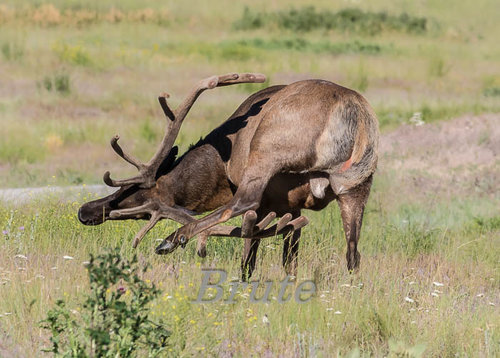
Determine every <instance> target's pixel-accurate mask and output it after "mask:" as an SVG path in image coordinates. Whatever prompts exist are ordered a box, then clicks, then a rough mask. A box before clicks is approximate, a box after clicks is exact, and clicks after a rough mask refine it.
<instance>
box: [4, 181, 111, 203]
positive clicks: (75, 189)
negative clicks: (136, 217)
mask: <svg viewBox="0 0 500 358" xmlns="http://www.w3.org/2000/svg"><path fill="white" fill-rule="evenodd" d="M115 190H116V189H114V188H109V187H106V186H104V185H85V186H82V185H81V186H68V187H60V186H59V187H58V186H55V187H54V186H47V187H41V188H16V189H0V201H3V202H7V203H11V204H17V205H22V204H25V203H27V202H30V201H33V200H43V199H47V198H53V197H57V198H58V199H59V200H63V201H73V200H75V199H77V198H78V197H79V196H82V195H83V196H84V195H87V194H89V193H90V194H94V195H99V196H102V195H107V194H110V193H112V192H113V191H115Z"/></svg>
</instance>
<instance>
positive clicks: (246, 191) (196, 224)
mask: <svg viewBox="0 0 500 358" xmlns="http://www.w3.org/2000/svg"><path fill="white" fill-rule="evenodd" d="M267 183H268V177H267V176H263V177H257V178H255V177H254V178H252V179H247V180H244V181H243V182H242V184H241V185H240V186H239V188H238V190H237V191H236V193H235V195H234V197H233V199H231V201H230V202H229V203H228V204H226V205H224V206H222V207H221V208H219V209H217V210H216V211H214V212H213V213H211V214H209V215H207V216H205V217H204V218H202V219H200V220H196V221H193V222H191V223H189V224H187V225H184V226H183V227H181V228H180V229H179V230H177V231H176V232H174V233H172V234H171V235H169V236H168V237H167V238H166V239H165V240H163V242H162V243H161V244H160V245H158V247H157V248H156V250H155V252H156V253H157V254H159V255H164V254H168V253H171V252H172V251H174V250H175V249H176V248H177V246H179V244H182V245H185V244H186V243H187V242H188V240H189V239H190V238H192V237H193V236H195V235H197V234H199V233H200V232H202V231H205V230H207V229H209V228H211V227H212V226H215V225H217V224H221V223H224V222H226V221H228V220H229V219H231V218H233V217H235V216H238V215H241V214H243V213H245V212H246V211H248V210H256V209H257V208H258V207H259V204H260V200H261V198H262V193H263V192H264V190H265V188H266V186H267Z"/></svg>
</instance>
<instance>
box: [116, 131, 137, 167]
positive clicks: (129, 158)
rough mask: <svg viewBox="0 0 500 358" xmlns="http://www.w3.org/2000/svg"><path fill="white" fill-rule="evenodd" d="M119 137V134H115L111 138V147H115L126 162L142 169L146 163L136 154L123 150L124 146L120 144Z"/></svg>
mask: <svg viewBox="0 0 500 358" xmlns="http://www.w3.org/2000/svg"><path fill="white" fill-rule="evenodd" d="M118 139H120V136H119V135H115V136H114V137H113V138H111V147H112V148H113V149H114V151H115V152H116V154H118V155H119V156H120V157H122V158H123V159H125V161H126V162H128V163H130V164H132V165H133V166H134V167H136V168H137V169H138V170H141V168H142V167H144V164H142V163H141V162H140V161H139V160H138V159H137V158H135V157H134V156H132V155H130V154H127V153H125V152H124V151H123V149H122V147H120V145H119V144H118Z"/></svg>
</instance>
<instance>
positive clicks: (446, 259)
mask: <svg viewBox="0 0 500 358" xmlns="http://www.w3.org/2000/svg"><path fill="white" fill-rule="evenodd" d="M312 5H314V9H312V8H307V6H312ZM246 6H247V7H248V10H245V7H246ZM293 9H295V10H294V11H295V12H291V11H292V10H293ZM350 9H361V10H362V12H359V11H358V12H356V11H354V10H350ZM347 10H348V11H347ZM498 13H499V12H498V5H497V4H496V2H495V1H492V0H478V1H475V2H459V1H435V0H429V1H402V0H401V1H396V2H394V1H391V2H390V1H385V0H376V1H371V2H366V3H365V2H362V1H341V2H335V3H333V4H332V3H331V2H329V1H323V0H322V1H315V2H313V1H304V0H301V1H295V2H291V1H274V2H269V1H260V0H257V1H252V2H250V1H243V2H234V1H233V2H230V1H224V0H217V1H212V2H202V1H190V2H174V1H163V2H161V3H160V2H157V1H151V0H144V1H141V2H133V1H128V0H127V1H121V2H112V1H96V0H91V1H85V2H83V1H81V0H71V1H62V0H52V1H51V2H48V1H47V2H45V1H43V2H41V1H29V0H24V1H14V0H6V1H3V2H2V3H1V4H0V123H1V126H0V188H9V187H31V186H48V185H51V186H53V185H81V186H82V194H81V196H80V197H79V198H78V199H77V200H76V201H75V202H73V203H65V202H61V201H60V200H59V199H58V198H57V197H52V198H50V197H49V198H45V197H40V198H35V199H34V201H33V202H32V203H31V204H30V205H23V206H16V205H13V204H5V205H3V204H2V206H0V230H2V234H1V235H0V243H1V248H2V250H0V357H4V356H5V357H18V356H19V357H25V356H38V355H42V353H40V349H41V348H42V347H43V346H44V345H47V343H48V336H47V332H45V331H42V330H41V329H40V328H39V325H38V322H39V321H40V320H41V319H42V318H44V317H45V315H46V312H47V310H48V309H49V308H50V307H51V305H52V304H54V302H55V301H56V300H57V299H58V298H64V299H66V300H67V301H68V303H69V305H70V306H71V307H72V309H74V310H75V312H76V313H75V315H77V314H78V313H77V312H78V303H79V302H80V298H81V296H82V294H83V292H85V290H86V289H87V288H88V285H87V284H86V270H85V268H84V266H83V265H82V263H83V262H84V261H87V260H88V258H89V255H90V254H91V253H94V254H95V253H99V252H102V250H103V249H104V248H106V247H115V246H119V247H121V248H122V249H121V250H122V254H123V255H124V256H126V257H130V256H131V255H132V254H133V252H134V250H133V249H132V248H131V240H132V238H133V236H134V234H135V233H136V232H137V230H138V229H139V228H140V223H129V222H113V223H106V224H104V225H102V226H98V227H91V228H89V227H84V226H82V225H81V224H80V223H79V222H78V220H77V218H76V211H77V208H78V206H79V205H80V204H81V203H83V202H85V201H88V200H90V199H91V196H92V195H91V194H87V193H86V191H85V186H84V185H88V184H95V183H100V182H101V177H102V174H103V172H104V171H105V170H111V172H112V173H113V174H115V175H116V177H120V176H122V175H127V174H132V172H131V170H130V168H128V167H127V166H125V165H124V164H123V162H122V161H121V160H119V159H118V158H117V157H116V155H115V154H114V153H113V152H112V150H111V149H110V148H109V138H111V137H112V136H113V135H114V134H115V133H119V134H120V135H121V137H122V138H123V139H122V140H123V143H126V144H124V146H125V145H126V146H127V148H129V149H130V151H132V152H133V153H138V156H139V157H140V158H141V159H147V158H148V157H149V156H150V155H151V154H152V153H153V151H154V148H155V147H156V145H157V144H158V142H159V140H160V139H161V135H162V133H163V128H164V126H163V125H164V122H163V119H162V113H161V110H160V107H159V105H158V104H157V102H156V96H157V95H158V94H159V93H161V92H163V91H167V92H168V93H170V94H171V102H172V103H174V104H176V103H179V101H180V100H181V99H182V96H183V94H185V93H186V92H187V91H188V89H189V87H190V86H191V85H192V84H193V83H194V82H195V81H196V80H198V79H200V78H204V77H207V76H209V75H212V74H221V73H226V72H233V71H235V72H243V71H252V72H262V73H265V74H266V75H268V78H269V82H268V84H281V83H290V82H292V81H295V80H299V79H304V78H324V79H328V80H331V81H333V82H336V83H339V84H342V85H345V86H347V87H351V88H354V89H357V90H358V91H360V92H361V93H363V94H364V95H365V97H366V98H367V99H368V100H369V101H370V103H371V104H372V105H373V107H374V108H375V111H376V113H377V115H378V116H379V121H380V126H381V131H382V141H381V156H380V162H379V170H378V173H377V175H376V177H375V181H374V187H373V189H372V194H371V197H370V200H369V203H368V207H367V210H366V213H365V221H364V224H363V229H362V234H361V243H360V252H361V255H362V260H361V270H360V272H359V273H357V274H354V275H353V274H349V273H348V272H347V270H346V268H345V240H344V238H343V230H342V225H341V220H340V215H339V212H338V209H337V205H336V204H334V203H333V204H331V205H330V206H329V207H328V208H327V209H326V210H324V211H322V212H319V213H309V212H307V213H305V214H306V215H307V216H308V217H309V218H310V219H311V224H310V225H309V226H307V227H306V229H305V230H304V234H303V236H302V241H301V247H300V254H299V260H300V264H299V277H298V281H299V282H300V281H301V280H305V279H313V280H315V282H316V284H317V286H318V292H317V295H316V296H315V297H314V298H313V299H312V300H311V301H310V302H308V303H306V304H303V305H299V304H296V303H294V302H288V303H286V304H279V303H277V302H276V301H274V300H273V301H271V303H268V304H251V303H249V301H248V297H246V295H245V294H243V295H241V296H239V297H238V303H237V304H234V305H223V304H221V303H213V304H206V305H194V304H192V303H190V300H191V299H193V298H194V297H195V296H196V294H197V289H198V287H199V283H200V278H201V270H200V268H208V267H211V268H220V269H225V270H227V272H228V274H229V277H235V278H236V277H239V276H240V273H239V260H240V257H241V251H242V242H240V241H238V240H237V239H212V240H211V241H209V246H208V256H207V258H206V259H203V260H202V259H200V258H198V257H197V256H196V254H195V247H194V244H193V243H190V244H189V245H188V246H187V248H186V249H185V250H182V249H179V250H177V251H176V252H175V253H174V254H172V255H170V256H166V257H159V256H156V255H154V253H153V247H154V246H155V242H154V240H155V239H156V238H163V237H165V235H167V234H168V233H170V232H171V231H172V230H173V229H174V227H175V226H174V224H173V223H169V222H165V223H162V224H161V225H158V227H157V228H155V229H154V230H153V232H152V233H151V234H149V235H148V237H147V238H146V239H145V240H144V242H143V243H142V244H141V246H140V247H139V248H138V252H139V254H140V260H141V262H143V263H145V262H149V263H151V264H152V266H153V267H152V270H151V271H150V272H149V273H147V276H146V279H148V280H151V281H152V282H155V283H156V284H157V285H158V286H159V287H160V288H161V289H162V290H163V292H164V294H163V296H162V298H161V299H160V300H159V301H158V302H156V303H155V304H154V306H153V308H152V309H153V311H154V314H155V315H156V316H157V317H163V318H165V319H166V320H167V322H168V326H169V328H170V329H171V330H172V331H173V336H172V338H171V340H170V342H171V346H170V351H169V354H171V356H178V355H180V356H193V355H195V356H196V355H206V356H223V357H230V356H247V355H248V354H249V352H251V354H252V355H254V356H269V357H271V356H283V357H289V356H297V357H298V356H311V357H315V356H318V357H328V356H335V355H339V356H350V357H358V356H370V355H371V356H405V355H406V356H425V357H428V356H436V357H445V356H481V357H494V356H498V355H500V332H499V322H500V312H499V306H500V289H499V287H500V284H499V283H500V282H499V280H500V275H499V264H500V262H499V257H500V249H499V248H500V213H499V210H498V207H500V205H499V204H500V200H499V199H500V193H499V186H498V183H499V182H500V162H499V159H498V154H499V153H500V130H499V129H498V128H499V126H498V123H500V115H499V113H500V101H499V96H500V77H499V73H500V46H499V45H498V40H497V36H496V34H498V33H499V31H500V26H499V24H498V21H497V19H498ZM320 14H321V15H320ZM380 14H382V15H380ZM404 14H406V15H404ZM320 16H322V17H321V18H322V20H321V21H318V18H319V17H320ZM405 16H406V17H405ZM346 19H349V21H347V20H346ZM357 19H359V20H357ZM401 19H403V20H401ZM408 24H414V25H412V26H409V25H408ZM422 24H424V25H422ZM266 85H267V84H266ZM259 88H260V87H259V85H248V86H247V85H245V86H240V87H236V86H235V87H228V88H221V89H217V90H214V91H210V92H208V93H206V94H204V95H203V97H202V98H200V99H199V101H198V102H197V103H196V105H195V107H194V108H193V110H192V113H191V114H190V116H189V118H188V119H186V123H185V124H184V126H183V129H182V133H181V135H180V137H179V140H178V142H179V145H180V147H181V148H182V149H186V148H187V147H188V145H189V144H190V143H192V142H194V141H196V140H197V139H198V138H199V137H200V136H202V135H204V134H206V133H208V132H209V131H210V130H211V129H212V128H214V127H215V126H216V125H217V124H218V123H220V122H221V121H223V120H224V119H225V118H227V116H228V115H230V114H231V112H232V111H233V110H234V109H235V108H236V106H237V105H238V104H239V103H240V102H241V101H242V100H243V99H245V98H246V97H247V96H248V95H249V94H250V93H252V92H254V91H255V90H257V89H259ZM411 118H413V119H414V121H413V122H412V121H410V119H411ZM415 119H416V120H415ZM418 119H422V120H423V121H424V122H425V124H424V125H422V126H417V125H415V123H418ZM236 222H238V220H236ZM281 249H282V244H281V239H280V238H274V239H267V240H266V241H265V242H264V244H263V245H261V250H260V251H259V256H258V268H257V271H256V273H255V277H254V279H257V280H259V281H262V282H263V281H266V280H274V281H278V280H281V279H282V278H283V277H284V272H283V271H282V269H281V266H280V264H279V262H280V258H281ZM64 256H70V257H72V258H73V259H64V258H63V257H64ZM264 315H267V317H268V319H269V324H267V323H264V322H263V320H262V319H263V317H264Z"/></svg>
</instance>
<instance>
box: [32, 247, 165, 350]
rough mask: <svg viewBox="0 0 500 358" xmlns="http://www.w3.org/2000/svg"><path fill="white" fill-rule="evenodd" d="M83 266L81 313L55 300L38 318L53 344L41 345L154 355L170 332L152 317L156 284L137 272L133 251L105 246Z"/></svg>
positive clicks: (56, 348)
mask: <svg viewBox="0 0 500 358" xmlns="http://www.w3.org/2000/svg"><path fill="white" fill-rule="evenodd" d="M87 270H88V275H89V281H90V292H89V293H88V294H87V295H86V297H85V299H84V300H83V302H82V303H81V305H80V307H81V310H80V313H79V314H74V313H73V311H72V310H70V309H69V308H68V307H67V304H66V302H65V301H64V300H59V301H57V303H56V307H55V308H53V309H51V310H49V312H48V313H47V318H46V319H45V320H43V321H41V327H42V328H44V329H46V330H49V331H50V333H51V337H50V341H51V347H50V348H48V349H45V350H44V351H45V352H51V353H53V354H54V355H55V356H63V357H136V356H137V355H147V356H150V357H151V356H153V357H154V356H158V355H159V354H160V353H161V352H164V351H165V349H166V347H167V339H168V337H169V336H170V332H169V331H167V330H166V329H165V328H164V326H163V322H162V321H160V322H158V323H157V322H154V321H152V320H151V318H150V304H151V302H153V301H154V300H155V299H156V298H158V296H159V295H160V290H159V289H157V288H156V287H155V285H154V284H151V285H150V284H147V283H146V282H144V281H143V280H142V279H141V278H140V277H139V268H138V263H137V257H136V256H134V257H133V259H132V260H131V261H130V262H129V261H127V260H125V259H123V258H122V257H121V256H120V253H119V250H118V249H116V250H113V251H108V252H107V253H105V254H102V255H99V256H97V257H93V256H91V258H90V262H89V264H88V266H87ZM145 270H146V268H145V269H143V270H142V272H145Z"/></svg>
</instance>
